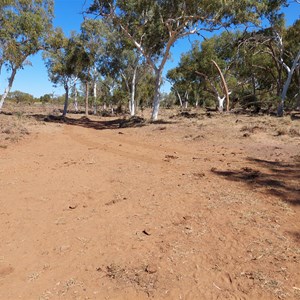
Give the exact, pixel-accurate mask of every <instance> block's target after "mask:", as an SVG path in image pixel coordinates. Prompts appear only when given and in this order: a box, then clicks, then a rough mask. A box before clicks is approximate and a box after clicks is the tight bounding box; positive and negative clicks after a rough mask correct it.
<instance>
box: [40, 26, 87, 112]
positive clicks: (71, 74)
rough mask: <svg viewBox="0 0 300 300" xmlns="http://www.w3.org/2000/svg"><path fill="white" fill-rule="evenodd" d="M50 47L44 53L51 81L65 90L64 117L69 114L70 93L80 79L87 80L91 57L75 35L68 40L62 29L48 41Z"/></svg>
mask: <svg viewBox="0 0 300 300" xmlns="http://www.w3.org/2000/svg"><path fill="white" fill-rule="evenodd" d="M48 44H49V47H48V49H47V51H46V52H45V53H44V59H45V63H46V67H47V69H48V75H49V79H50V80H51V81H52V82H53V83H54V85H62V86H63V87H64V89H65V103H64V110H63V116H65V115H66V114H67V109H68V104H69V91H70V88H71V87H72V86H74V84H75V83H76V81H77V80H78V79H81V80H86V78H87V76H88V75H87V74H86V69H87V68H88V66H89V65H90V57H89V55H88V54H87V53H86V52H85V51H84V49H83V47H82V44H81V41H80V39H79V38H78V36H76V35H75V34H72V36H71V37H70V38H66V37H65V36H64V34H63V32H62V30H61V29H57V30H56V32H55V33H54V34H53V35H52V36H51V37H50V38H49V39H48Z"/></svg>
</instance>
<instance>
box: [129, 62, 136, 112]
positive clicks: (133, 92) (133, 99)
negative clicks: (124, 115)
mask: <svg viewBox="0 0 300 300" xmlns="http://www.w3.org/2000/svg"><path fill="white" fill-rule="evenodd" d="M136 73H137V66H136V67H135V68H134V71H133V77H132V82H131V97H130V115H131V116H132V117H133V116H135V85H136Z"/></svg>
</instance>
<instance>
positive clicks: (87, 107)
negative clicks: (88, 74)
mask: <svg viewBox="0 0 300 300" xmlns="http://www.w3.org/2000/svg"><path fill="white" fill-rule="evenodd" d="M85 115H86V116H88V115H89V83H88V82H87V81H86V82H85Z"/></svg>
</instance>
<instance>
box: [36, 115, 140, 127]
mask: <svg viewBox="0 0 300 300" xmlns="http://www.w3.org/2000/svg"><path fill="white" fill-rule="evenodd" d="M32 117H34V118H35V119H36V120H38V121H44V122H49V123H60V124H67V125H73V126H80V127H85V128H93V129H96V130H104V129H121V128H127V127H128V128H129V127H142V126H145V125H146V121H145V119H143V118H140V117H133V118H129V119H125V118H117V119H113V120H99V121H98V120H97V121H95V120H91V119H89V118H88V117H85V116H83V117H81V118H72V117H63V116H53V115H49V116H45V115H32Z"/></svg>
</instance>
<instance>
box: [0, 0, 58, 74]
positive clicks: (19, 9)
mask: <svg viewBox="0 0 300 300" xmlns="http://www.w3.org/2000/svg"><path fill="white" fill-rule="evenodd" d="M52 18H53V0H35V1H32V0H14V1H4V3H2V4H1V7H0V54H1V56H0V61H2V63H4V64H5V66H6V67H7V68H8V69H12V68H16V69H19V68H21V67H23V66H24V62H25V60H26V59H27V57H28V56H30V55H32V54H34V53H36V52H37V51H39V50H42V49H43V48H44V46H45V40H46V38H47V36H48V34H49V32H50V31H51V29H52ZM1 65H2V64H0V67H1Z"/></svg>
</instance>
